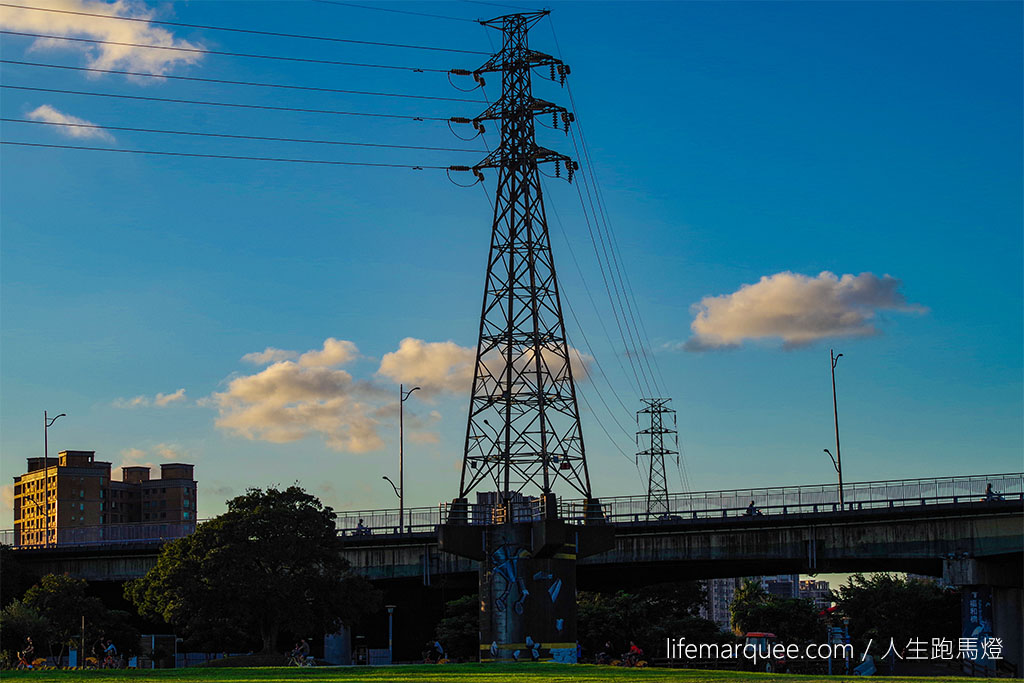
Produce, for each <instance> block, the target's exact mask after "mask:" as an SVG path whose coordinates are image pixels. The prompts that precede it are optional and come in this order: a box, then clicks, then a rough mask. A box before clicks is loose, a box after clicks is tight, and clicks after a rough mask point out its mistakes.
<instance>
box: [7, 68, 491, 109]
mask: <svg viewBox="0 0 1024 683" xmlns="http://www.w3.org/2000/svg"><path fill="white" fill-rule="evenodd" d="M0 64H17V65H18V66H33V67H41V68H45V69H68V70H71V71H88V72H91V73H101V74H118V75H121V76H142V77H145V78H167V79H170V80H175V81H194V82H198V83H217V84H222V85H247V86H255V87H259V88H283V89H286V90H308V91H315V92H329V93H339V94H343V95H373V96H375V97H403V98H408V99H415V100H439V101H442V102H472V103H474V104H484V102H483V100H472V99H468V98H463V97H434V96H431V95H409V94H405V93H393V92H376V91H370V90H342V89H341V88H322V87H315V86H311V85H289V84H287V83H258V82H255V81H229V80H225V79H222V78H200V77H199V76H172V75H169V74H153V73H145V72H140V71H121V70H119V69H97V68H95V67H90V66H68V65H66V64H43V63H41V62H24V61H20V60H17V59H0Z"/></svg>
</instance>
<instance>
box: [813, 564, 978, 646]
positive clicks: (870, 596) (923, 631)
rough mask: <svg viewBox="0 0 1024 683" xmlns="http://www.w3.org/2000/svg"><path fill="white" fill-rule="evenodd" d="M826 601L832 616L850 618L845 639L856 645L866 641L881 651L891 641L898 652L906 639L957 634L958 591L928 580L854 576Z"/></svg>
mask: <svg viewBox="0 0 1024 683" xmlns="http://www.w3.org/2000/svg"><path fill="white" fill-rule="evenodd" d="M832 597H833V599H834V600H835V602H836V608H837V610H836V611H837V612H839V613H840V614H843V615H845V616H847V617H849V618H850V636H851V638H853V640H854V641H855V642H856V643H865V642H867V639H868V638H872V639H874V642H875V643H881V644H882V647H883V649H884V648H887V647H888V646H889V642H890V639H891V640H892V642H893V643H895V644H896V646H897V647H898V648H902V647H904V646H905V645H906V644H907V642H908V641H909V640H910V639H911V638H921V639H924V640H925V641H926V642H931V639H932V638H952V639H953V640H954V641H955V640H956V638H957V637H958V636H959V635H960V593H959V591H957V590H955V589H949V588H942V587H940V586H938V585H936V584H935V583H932V582H930V581H920V580H917V579H908V578H904V577H899V576H895V575H892V574H874V575H871V576H868V577H865V576H864V575H863V574H854V575H853V576H851V577H850V579H849V581H848V582H847V583H846V585H845V586H840V587H839V590H838V591H833V593H832Z"/></svg>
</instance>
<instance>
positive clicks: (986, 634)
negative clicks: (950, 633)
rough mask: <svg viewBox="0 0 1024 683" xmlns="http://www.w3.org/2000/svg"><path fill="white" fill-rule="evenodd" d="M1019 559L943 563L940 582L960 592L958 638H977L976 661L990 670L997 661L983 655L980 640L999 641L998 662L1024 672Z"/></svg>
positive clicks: (1023, 579) (1023, 608)
mask: <svg viewBox="0 0 1024 683" xmlns="http://www.w3.org/2000/svg"><path fill="white" fill-rule="evenodd" d="M1021 568H1022V562H1021V558H1009V559H1007V558H999V559H990V560H986V559H976V558H972V557H962V558H948V559H945V560H944V561H943V571H942V576H943V579H944V580H945V581H946V582H947V583H950V584H953V585H954V586H957V587H959V588H960V589H961V591H962V605H963V609H962V613H961V614H962V617H961V626H962V631H961V637H963V638H977V639H978V640H979V644H978V657H977V658H976V659H975V662H976V663H977V664H979V665H982V666H985V667H988V668H990V669H993V671H994V670H995V669H996V668H997V667H998V665H999V661H1000V660H998V659H992V658H989V657H986V656H985V653H984V651H983V650H982V648H981V644H980V641H981V640H982V639H984V638H998V639H999V640H1000V645H1001V653H1000V654H1001V661H1002V662H1005V663H1007V664H1010V665H1012V666H1013V667H1016V669H1017V674H1018V676H1020V675H1021V674H1022V673H1024V624H1022V616H1021V615H1022V614H1024V587H1022V583H1024V575H1022V571H1021Z"/></svg>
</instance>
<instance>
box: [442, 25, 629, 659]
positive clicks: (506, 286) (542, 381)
mask: <svg viewBox="0 0 1024 683" xmlns="http://www.w3.org/2000/svg"><path fill="white" fill-rule="evenodd" d="M547 15H548V11H547V10H544V11H539V12H523V13H518V14H509V15H505V16H501V17H497V18H495V19H491V20H489V21H482V22H480V23H481V24H483V25H484V26H485V27H487V28H492V29H497V30H499V31H501V34H502V48H501V51H500V52H498V54H496V55H494V56H492V57H491V58H490V59H489V60H488V61H487V62H486V63H485V64H484V65H483V66H481V67H479V68H478V69H476V70H474V71H465V70H453V73H457V74H462V75H467V76H472V77H473V78H474V80H476V81H477V83H482V82H483V75H484V74H490V73H495V74H501V97H500V98H499V99H498V100H497V101H495V102H494V104H492V105H490V106H489V107H488V108H487V109H486V110H485V111H484V112H483V113H481V114H479V115H478V116H476V117H474V118H472V119H470V118H453V119H452V121H453V122H456V123H467V124H472V125H473V127H474V128H476V129H477V130H478V131H481V130H483V128H484V126H485V124H486V123H487V122H491V121H494V122H500V129H501V144H500V146H499V147H498V148H497V149H496V150H494V151H493V152H492V153H491V154H489V155H488V156H487V157H486V158H485V159H483V160H482V161H481V162H479V163H478V164H476V165H475V166H472V167H461V168H459V167H453V168H452V169H450V170H463V171H473V173H474V174H475V175H476V176H477V177H478V178H482V177H483V173H482V171H483V170H484V169H497V175H498V180H497V189H496V196H495V201H494V215H493V222H492V225H491V246H490V254H489V258H488V261H487V273H486V277H485V284H484V296H483V305H482V308H481V314H480V332H479V338H478V343H477V351H476V360H475V364H474V372H473V385H472V391H471V395H470V402H469V415H468V419H467V424H466V442H465V451H464V457H463V461H462V476H461V479H460V483H459V496H458V498H456V499H455V500H454V501H452V504H451V506H450V509H449V514H448V518H447V520H446V523H445V524H443V525H442V526H441V527H440V530H439V532H438V533H439V536H438V540H439V544H440V547H441V549H442V550H445V551H447V552H451V553H454V554H456V555H459V556H462V557H467V558H471V559H475V560H477V561H478V562H479V566H480V574H479V581H480V630H479V632H480V645H481V650H480V657H481V660H482V661H513V660H515V659H517V658H518V657H519V655H520V650H521V649H522V648H523V647H524V645H523V644H524V643H525V644H526V645H525V647H526V648H527V652H529V653H530V654H527V655H525V656H527V657H529V656H531V655H532V654H534V650H536V652H537V653H540V651H541V648H543V649H544V650H545V652H544V653H543V654H536V656H539V657H545V658H546V657H550V658H552V659H554V660H555V661H564V662H570V661H571V662H575V661H576V644H575V640H576V603H575V597H574V595H575V592H576V558H578V557H583V556H586V555H590V554H594V553H598V552H602V551H603V550H606V549H608V548H610V547H612V545H613V543H614V539H613V536H612V533H613V531H612V529H611V527H609V526H608V525H607V524H603V522H604V517H603V515H602V513H601V509H600V502H599V501H597V500H596V499H594V498H593V497H592V494H591V489H590V475H589V472H588V470H587V460H586V451H585V448H584V444H583V432H582V429H581V427H580V415H579V407H578V405H577V400H576V387H575V384H574V382H573V376H572V367H571V363H570V357H569V347H568V344H567V342H566V338H565V323H564V319H563V315H562V302H561V298H560V295H559V289H558V281H557V278H556V275H555V264H554V261H553V259H552V253H551V240H550V237H549V234H548V225H547V216H546V214H545V211H544V202H543V197H542V193H541V184H540V173H539V167H540V165H541V164H547V165H549V166H554V174H553V175H555V176H556V177H559V176H562V175H563V172H564V177H565V178H566V179H567V180H569V181H570V182H571V181H572V179H573V175H574V174H575V172H576V170H577V169H578V168H579V166H578V164H577V163H576V162H575V161H573V160H571V159H570V158H569V157H567V156H565V155H563V154H560V153H558V152H554V151H551V150H550V149H547V148H545V147H541V146H539V145H538V144H537V141H536V138H535V125H534V121H535V119H536V118H537V117H539V116H542V117H549V118H550V120H551V121H552V123H553V124H554V127H557V128H560V129H563V128H564V130H565V131H566V133H568V129H569V125H570V124H571V123H572V122H573V121H574V116H573V115H572V114H571V113H570V112H569V111H568V110H566V109H565V108H564V107H561V106H559V105H556V104H553V103H551V102H548V101H546V100H542V99H538V98H535V97H534V96H533V91H532V84H531V77H532V76H533V74H534V73H535V72H537V73H542V71H543V72H547V73H550V77H551V80H555V81H560V82H564V80H565V77H566V76H567V75H568V73H569V68H568V66H566V65H565V64H564V63H563V62H562V61H561V60H559V59H556V58H554V57H552V56H550V55H547V54H544V53H541V52H537V51H535V50H532V49H530V47H529V46H528V41H527V34H528V33H529V31H530V29H531V27H533V26H534V25H535V24H536V23H537V22H538V21H540V20H541V19H542V18H544V17H545V16H547ZM556 486H558V487H560V488H561V489H562V490H564V491H567V492H570V493H571V494H572V495H574V496H578V497H581V498H583V499H585V503H584V504H583V506H582V509H581V510H579V512H578V514H579V515H580V517H581V518H582V519H581V520H580V521H583V522H584V523H583V524H573V525H569V524H567V523H566V521H565V520H564V519H561V518H560V510H559V505H558V500H557V497H556V494H555V490H556ZM474 491H481V492H490V491H493V492H495V494H496V496H497V502H496V505H494V506H493V507H487V506H475V509H474V514H473V515H472V517H471V515H470V503H469V496H470V495H471V494H472V493H473V492H474ZM524 499H525V500H524ZM471 518H472V520H473V521H475V522H482V523H475V524H470V523H469V522H470V520H471ZM542 644H543V645H542ZM534 646H536V647H534Z"/></svg>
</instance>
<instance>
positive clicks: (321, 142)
mask: <svg viewBox="0 0 1024 683" xmlns="http://www.w3.org/2000/svg"><path fill="white" fill-rule="evenodd" d="M0 121H6V122H7V123H31V124H36V125H42V126H56V127H58V128H84V129H93V130H117V131H127V132H132V133H159V134H162V135H188V136H198V137H208V138H228V139H232V140H260V141H264V142H298V143H303V144H311V145H344V146H350V147H373V148H385V149H405V150H417V151H425V152H468V153H472V154H482V152H481V151H480V150H478V149H459V148H457V147H423V146H420V145H386V144H383V143H377V142H348V141H344V140H310V139H306V138H282V137H271V136H265V135H234V134H230V133H207V132H203V131H194V130H165V129H161V128H131V127H128V126H101V125H98V124H95V123H62V122H59V121H33V120H31V119H12V118H6V117H0Z"/></svg>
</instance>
